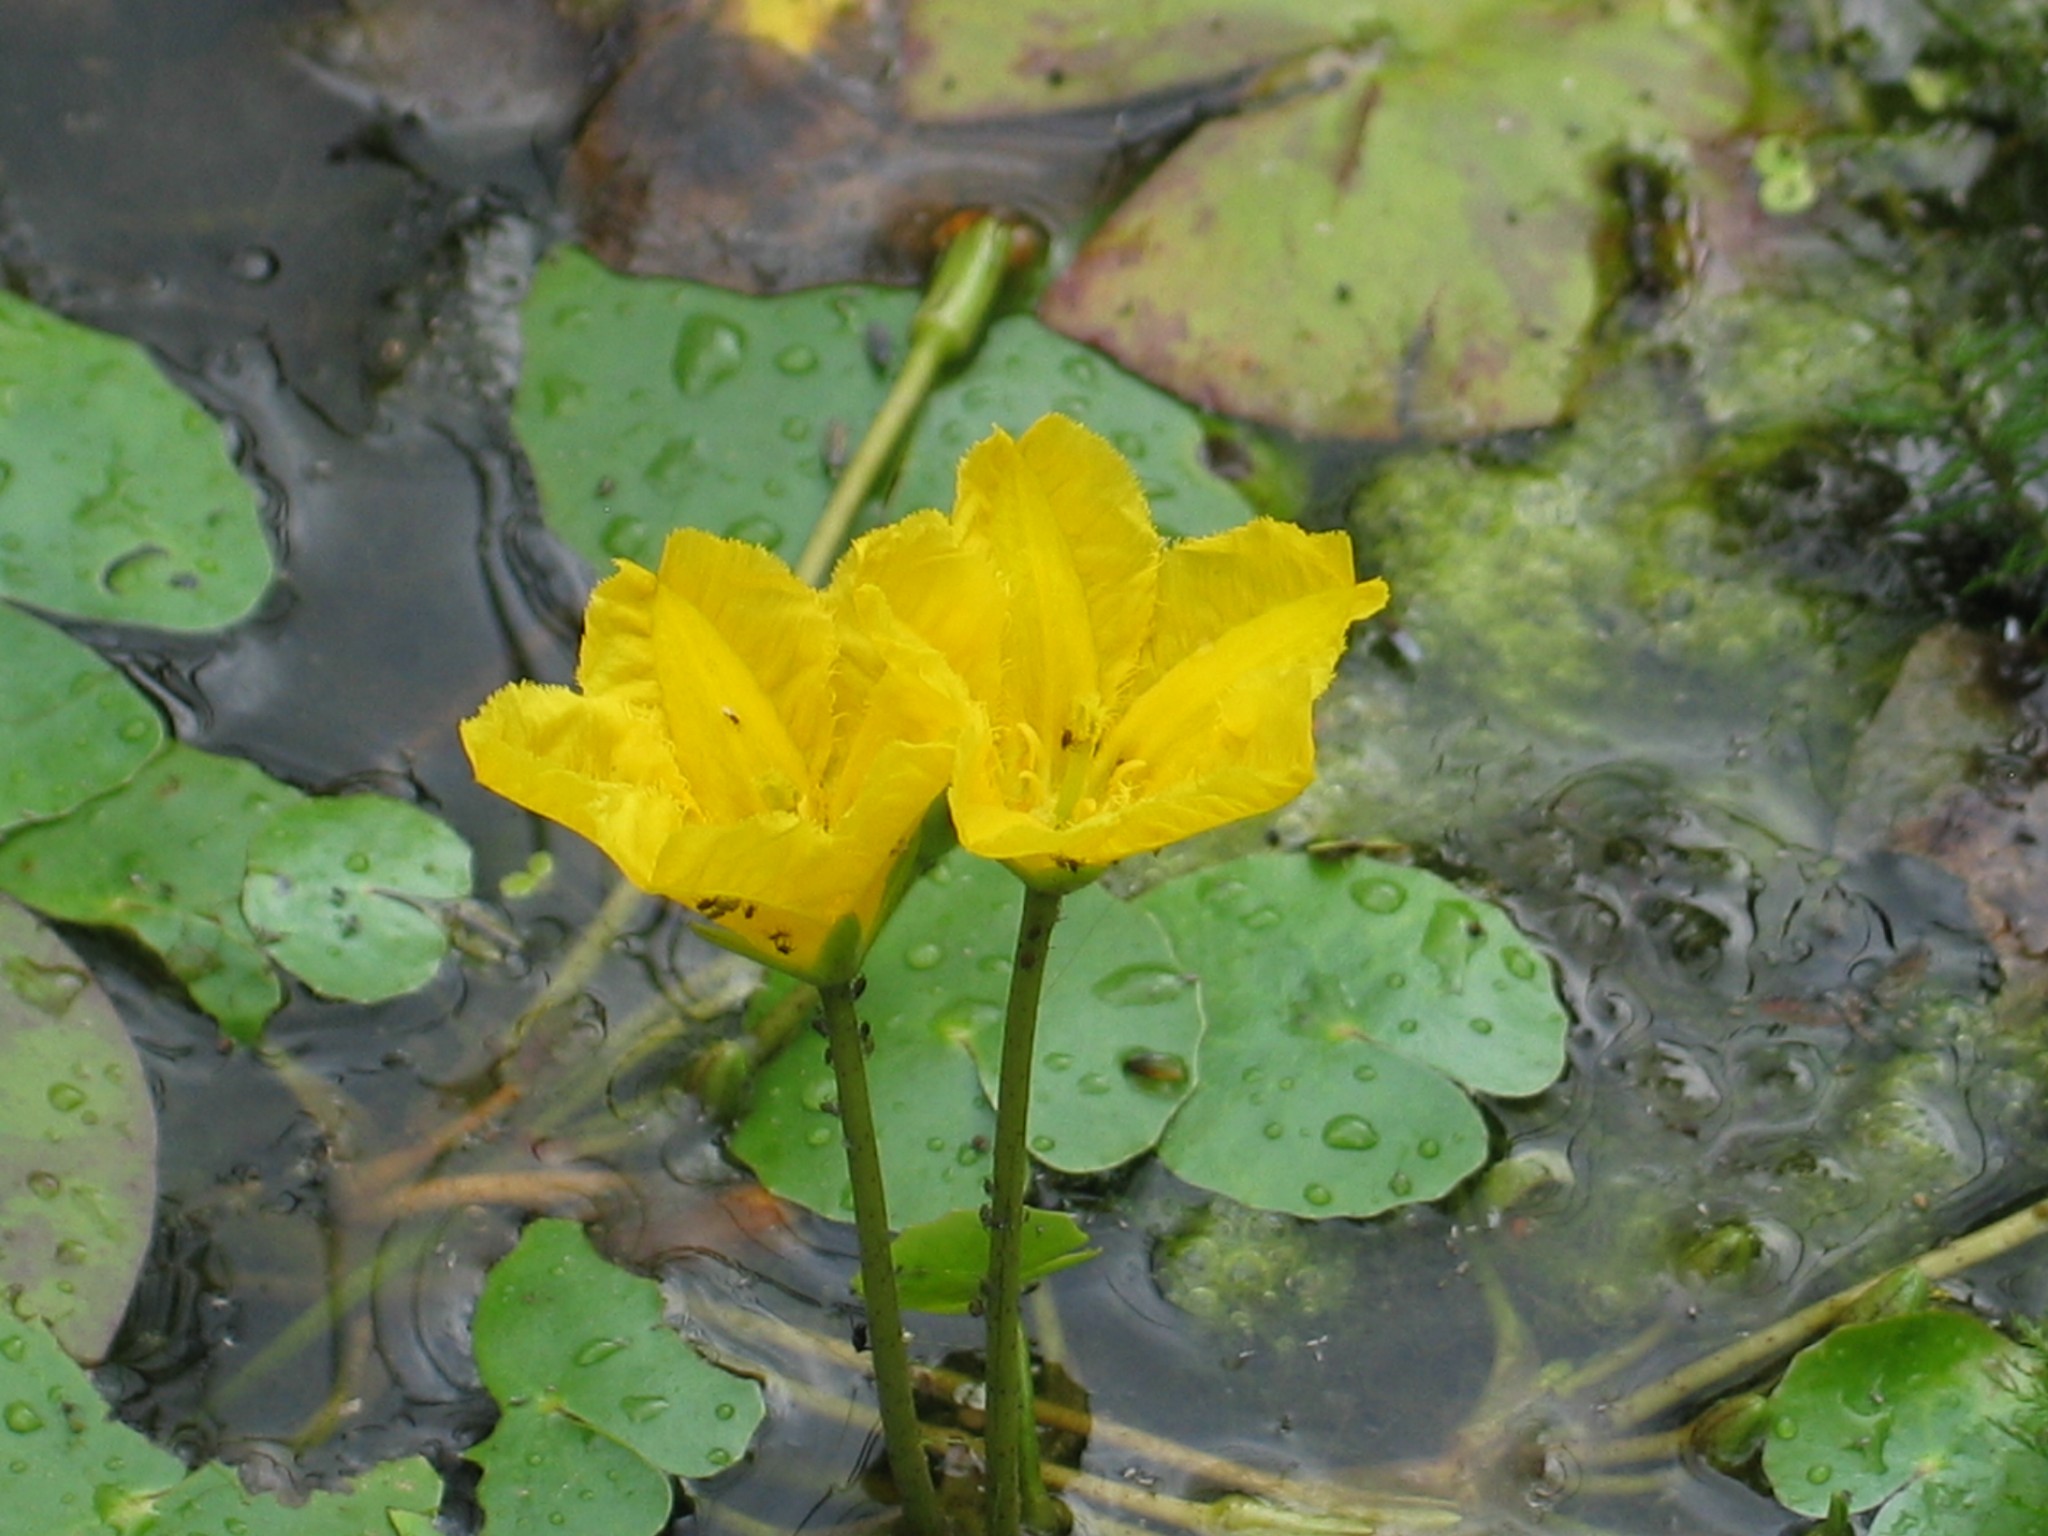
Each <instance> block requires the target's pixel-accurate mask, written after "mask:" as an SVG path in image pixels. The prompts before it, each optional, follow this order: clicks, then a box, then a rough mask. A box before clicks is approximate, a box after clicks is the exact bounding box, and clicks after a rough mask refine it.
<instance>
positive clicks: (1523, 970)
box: [1500, 944, 1537, 981]
mask: <svg viewBox="0 0 2048 1536" xmlns="http://www.w3.org/2000/svg"><path fill="white" fill-rule="evenodd" d="M1500 963H1501V964H1502V965H1504V966H1506V967H1507V968H1508V974H1509V975H1510V976H1512V977H1514V978H1515V980H1517V981H1533V980H1534V979H1535V976H1536V970H1537V966H1536V957H1535V956H1534V955H1532V954H1530V953H1529V951H1527V950H1526V949H1524V948H1522V947H1521V945H1519V944H1510V945H1509V946H1508V947H1507V948H1506V949H1504V950H1502V951H1501V952H1500Z"/></svg>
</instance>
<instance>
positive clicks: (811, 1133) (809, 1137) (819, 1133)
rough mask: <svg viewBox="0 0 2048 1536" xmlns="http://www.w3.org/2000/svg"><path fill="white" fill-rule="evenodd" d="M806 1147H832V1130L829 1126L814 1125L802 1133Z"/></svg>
mask: <svg viewBox="0 0 2048 1536" xmlns="http://www.w3.org/2000/svg"><path fill="white" fill-rule="evenodd" d="M804 1145H805V1146H807V1147H829V1146H831V1145H832V1128H831V1127H830V1126H829V1125H814V1126H812V1127H811V1128H810V1129H809V1130H808V1131H805V1132H804Z"/></svg>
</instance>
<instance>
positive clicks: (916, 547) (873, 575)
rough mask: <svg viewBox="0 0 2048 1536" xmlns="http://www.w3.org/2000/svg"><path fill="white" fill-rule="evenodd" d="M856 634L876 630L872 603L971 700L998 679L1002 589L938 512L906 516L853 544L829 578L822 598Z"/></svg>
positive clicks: (983, 559)
mask: <svg viewBox="0 0 2048 1536" xmlns="http://www.w3.org/2000/svg"><path fill="white" fill-rule="evenodd" d="M828 596H829V598H830V600H831V602H832V603H833V604H834V606H835V608H836V610H837V612H838V613H839V615H840V616H841V618H842V621H843V622H844V623H845V624H846V625H847V626H848V627H849V628H851V629H852V630H854V631H855V632H856V633H860V632H868V631H877V630H878V629H879V628H880V626H881V622H882V621H881V618H880V616H879V615H878V614H877V613H876V611H875V610H874V608H873V606H872V600H873V599H874V598H875V597H877V596H879V597H880V598H881V599H883V600H884V601H885V602H886V603H887V605H888V608H889V610H890V613H891V614H892V615H893V617H894V619H895V621H896V622H897V623H899V624H901V625H902V626H903V628H904V629H906V630H908V631H909V632H910V633H911V634H913V635H915V636H916V637H917V638H918V639H920V640H922V641H923V642H924V643H925V644H927V645H929V646H931V647H932V648H933V649H934V650H936V651H937V652H938V653H939V655H940V656H942V657H944V658H945V660H946V662H947V664H948V665H950V666H951V667H952V668H953V670H954V671H955V672H957V673H958V674H959V676H960V679H961V681H962V682H964V683H965V684H966V686H967V690H968V692H969V693H970V694H971V695H973V696H974V697H976V698H993V697H994V696H995V694H996V692H997V691H998V689H999V688H1000V687H1001V682H1002V665H1003V651H1002V643H1001V642H1002V629H1001V624H1000V622H999V621H998V620H997V619H996V618H995V615H998V614H1000V613H1001V612H1002V606H1003V585H1002V581H1001V579H1000V578H999V577H998V576H997V574H996V570H995V567H994V566H993V565H992V564H990V563H989V561H988V558H987V556H986V555H985V554H984V553H983V552H982V551H980V550H978V549H969V548H967V547H965V546H964V545H963V544H962V543H961V541H960V538H959V535H958V534H957V533H956V532H955V530H954V528H953V525H952V524H951V523H949V522H948V521H947V520H946V517H945V514H944V513H941V512H914V513H912V514H911V515H910V516H909V517H906V518H904V519H903V520H902V521H900V522H896V523H891V524H890V525H889V526H887V527H886V528H878V529H876V530H875V531H874V532H873V533H869V534H864V535H862V536H861V537H860V538H858V539H856V540H855V541H854V543H853V546H852V547H851V548H850V549H848V550H847V552H846V554H845V555H844V556H843V557H842V558H841V559H840V562H839V565H838V567H837V568H836V569H835V570H834V571H833V573H832V586H831V590H830V592H829V594H828Z"/></svg>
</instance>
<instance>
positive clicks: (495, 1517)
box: [474, 1220, 766, 1536]
mask: <svg viewBox="0 0 2048 1536" xmlns="http://www.w3.org/2000/svg"><path fill="white" fill-rule="evenodd" d="M476 1362H477V1370H478V1372H479V1373H480V1374H481V1375H482V1377H483V1380H484V1385H485V1386H486V1387H487V1388H489V1389H490V1392H491V1395H492V1396H493V1397H495V1398H496V1399H497V1400H498V1403H499V1406H500V1407H502V1408H503V1409H504V1416H503V1418H501V1419H500V1420H499V1423H498V1427H497V1428H496V1429H495V1430H493V1431H492V1432H491V1436H490V1438H489V1439H487V1440H485V1441H484V1442H483V1444H481V1445H479V1446H478V1447H477V1448H476V1451H475V1453H474V1456H475V1459H476V1460H477V1461H478V1462H479V1463H480V1464H481V1465H482V1466H483V1467H484V1470H485V1476H484V1482H483V1489H482V1493H481V1498H482V1501H483V1505H484V1510H485V1513H486V1515H487V1517H488V1519H489V1520H490V1522H491V1523H492V1529H493V1530H496V1529H497V1528H498V1526H499V1524H501V1523H502V1524H503V1525H504V1526H505V1527H506V1528H507V1529H509V1530H514V1531H520V1532H524V1531H535V1532H539V1531H545V1530H548V1529H551V1528H552V1529H561V1528H562V1527H563V1526H564V1525H570V1526H572V1527H573V1528H575V1529H581V1530H603V1531H605V1532H607V1533H610V1536H640V1533H648V1532H653V1531H656V1530H659V1529H661V1528H662V1526H663V1525H664V1524H665V1522H666V1521H667V1519H668V1515H669V1498H668V1481H667V1480H668V1478H669V1477H671V1476H673V1477H709V1476H711V1475H713V1474H714V1473H716V1472H719V1471H721V1470H723V1469H724V1468H726V1467H728V1466H730V1465H732V1464H733V1463H734V1462H735V1461H737V1460H738V1459H739V1458H740V1456H741V1455H742V1454H744V1452H745V1451H746V1448H747V1443H748V1442H749V1441H750V1440H752V1439H753V1436H754V1430H755V1429H756V1428H757V1427H758V1426H759V1425H760V1422H761V1419H762V1416H763V1414H764V1413H765V1411H766V1409H765V1407H764V1405H763V1403H762V1399H761V1389H760V1388H759V1387H757V1386H755V1385H754V1383H753V1382H751V1381H748V1380H746V1379H745V1378H743V1377H739V1376H734V1375H732V1374H730V1373H729V1372H726V1371H722V1370H720V1369H718V1368H717V1367H716V1366H714V1365H712V1364H710V1363H709V1362H707V1361H706V1360H705V1359H704V1358H703V1357H702V1356H701V1355H699V1354H698V1353H697V1352H696V1351H695V1350H693V1349H691V1348H690V1346H689V1345H688V1344H686V1343H684V1342H683V1340H682V1339H681V1338H680V1337H679V1336H678V1335H677V1334H676V1332H675V1331H674V1330H673V1329H672V1328H670V1327H669V1326H668V1324H667V1323H666V1322H665V1321H664V1320H663V1318H662V1300H661V1287H660V1286H658V1285H656V1284H655V1283H654V1282H653V1281H652V1280H643V1279H641V1278H640V1277H639V1276H637V1275H630V1274H627V1273H626V1272H625V1271H624V1270H622V1269H618V1268H616V1267H614V1266H613V1265H610V1264H607V1263H606V1262H605V1261H604V1260H603V1259H602V1258H600V1257H599V1256H598V1253H597V1250H596V1249H594V1248H592V1247H591V1246H590V1239H589V1238H588V1237H586V1236H585V1235H584V1232H583V1229H582V1228H581V1227H579V1226H578V1225H576V1223H574V1222H571V1221H555V1220H547V1221H537V1222H535V1223H533V1225H532V1226H530V1227H528V1228H527V1229H526V1231H525V1233H524V1234H523V1235H522V1236H521V1238H520V1240H519V1246H518V1247H517V1248H515V1249H513V1251H512V1252H511V1253H509V1254H508V1255H506V1256H505V1257H504V1258H503V1259H501V1260H500V1261H499V1262H498V1263H497V1264H496V1265H494V1266H493V1267H492V1269H491V1273H490V1276H489V1278H488V1279H487V1280H486V1281H485V1283H484V1293H483V1296H482V1298H481V1299H480V1300H479V1301H478V1302H477V1309H476ZM543 1420H545V1421H552V1422H536V1421H543ZM657 1491H658V1494H659V1497H657V1496H656V1494H657Z"/></svg>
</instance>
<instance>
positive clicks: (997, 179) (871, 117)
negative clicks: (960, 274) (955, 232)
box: [567, 9, 1202, 293]
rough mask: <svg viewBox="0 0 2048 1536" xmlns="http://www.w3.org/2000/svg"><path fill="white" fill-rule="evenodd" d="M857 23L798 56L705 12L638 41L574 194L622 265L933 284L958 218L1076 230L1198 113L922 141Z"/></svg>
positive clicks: (1058, 122)
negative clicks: (945, 238)
mask: <svg viewBox="0 0 2048 1536" xmlns="http://www.w3.org/2000/svg"><path fill="white" fill-rule="evenodd" d="M888 68H889V64H888V60H887V58H886V56H885V55H884V54H883V53H882V52H881V49H880V45H879V42H878V39H877V37H876V36H875V34H874V33H873V32H872V30H871V29H870V28H869V27H868V26H867V25H866V24H865V23H864V22H863V21H862V20H861V18H860V17H859V15H858V14H857V13H849V14H848V15H847V16H846V17H845V18H843V19H842V20H840V21H839V22H837V23H835V24H834V25H833V26H831V27H830V28H828V29H827V31H826V32H825V34H824V37H823V40H822V42H821V45H820V47H819V48H818V50H817V51H816V52H815V53H813V54H809V55H798V54H795V53H791V52H788V51H786V50H784V49H782V48H780V47H778V46H776V45H775V44H774V43H772V42H768V41H765V40H763V39H761V38H758V37H753V36H744V35H739V34H736V33H735V32H733V31H731V30H728V29H727V28H725V27H722V26H720V25H717V24H715V19H714V18H712V17H709V16H707V15H705V14H704V13H703V12H702V11H701V10H700V9H688V10H683V11H679V12H676V13H674V14H671V15H669V16H667V17H665V18H663V19H662V20H659V21H656V22H653V23H650V24H649V25H648V26H646V27H645V28H643V31H642V35H641V37H640V39H639V44H638V47H637V49H636V51H635V53H634V54H633V56H632V58H630V59H629V60H628V61H627V63H626V65H625V67H624V68H623V70H622V71H621V72H620V74H619V76H618V78H617V79H616V80H615V81H614V82H613V84H612V87H611V89H610V90H609V91H608V92H607V93H606V94H605V96H604V97H603V99H602V100H601V101H600V102H599V103H598V105H597V107H596V109H595V110H594V111H593V112H592V114H591V116H590V118H589V120H588V121H587V122H586V124H585V126H584V129H583V132H582V135H581V137H580V138H579V140H578V142H577V145H576V149H575V153H574V156H573V158H572V160H571V162H570V166H569V172H568V177H567V192H568V196H569V199H570V201H571V204H572V206H574V207H575V208H576V210H577V214H578V219H579V222H580V224H581V228H582V234H583V238H584V241H585V243H586V244H587V245H589V247H590V249H591V250H592V251H593V252H595V253H596V254H597V256H598V257H599V258H600V259H601V260H603V261H604V262H605V263H606V264H607V265H609V266H612V267H614V268H617V269H618V270H621V271H626V272H634V273H640V274H644V275H659V276H669V277H687V278H692V279H695V280H697V281H699V282H709V283H717V284H719V285H721V286H723V287H728V288H736V289H740V290H742V291H744V292H750V293H777V292H782V291H785V290H788V289H792V288H803V287H812V286H816V285H819V284H824V283H835V282H849V281H860V282H880V283H897V284H902V283H916V282H920V281H922V280H923V278H924V275H925V272H926V269H927V266H928V263H929V259H930V254H931V236H932V233H933V231H934V230H935V229H936V228H937V226H938V225H939V224H940V223H942V222H943V221H944V220H945V218H946V217H947V216H948V215H949V214H951V213H953V212H955V211H957V210H959V209H961V208H963V207H974V208H996V209H1001V210H1004V211H1009V212H1014V213H1020V214H1023V215H1026V216H1028V217H1030V218H1032V219H1034V220H1036V221H1037V222H1038V223H1040V224H1042V225H1044V226H1047V227H1049V228H1054V229H1057V228H1061V227H1064V226H1066V225H1068V224H1070V223H1072V222H1073V221H1074V220H1075V219H1076V218H1078V217H1079V216H1080V214H1081V213H1082V212H1083V211H1085V210H1086V209H1088V208H1090V207H1091V206H1094V205H1096V204H1097V203H1099V202H1101V201H1103V200H1104V199H1105V198H1106V197H1107V196H1108V195H1109V194H1110V192H1111V191H1112V190H1113V189H1114V188H1115V187H1116V186H1118V185H1120V184H1121V183H1122V182H1123V181H1124V180H1126V179H1128V178H1129V177H1130V176H1132V175H1134V174H1135V173H1136V171H1137V170H1138V169H1140V168H1141V165H1140V162H1141V160H1142V159H1143V157H1144V156H1145V155H1146V154H1147V153H1150V152H1151V150H1152V149H1153V148H1155V147H1156V146H1157V145H1158V143H1159V141H1160V140H1161V139H1162V138H1163V137H1164V136H1165V135H1168V134H1170V133H1171V132H1172V131H1173V130H1174V129H1175V128H1177V127H1179V128H1184V127H1186V126H1188V125H1189V124H1191V123H1192V122H1193V121H1194V119H1195V116H1196V115H1197V114H1198V113H1199V111H1200V110H1202V102H1201V101H1199V100H1196V99H1194V98H1182V99H1178V100H1176V101H1172V102H1159V103H1154V104H1151V105H1149V106H1146V107H1142V108H1140V109H1135V110H1131V111H1125V112H1112V111H1104V112H1097V113H1092V114H1077V115H1074V116H1072V117H1067V118H1059V119H1037V120H1034V121H1031V122H1028V123H1020V122H1013V121H1006V122H979V123H970V124H914V123H908V122H905V121H904V120H903V119H902V118H901V117H900V116H899V115H898V114H897V112H896V109H895V107H894V105H893V103H892V100H891V93H890V91H889V89H888V86H887V80H886V76H887V71H888Z"/></svg>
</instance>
